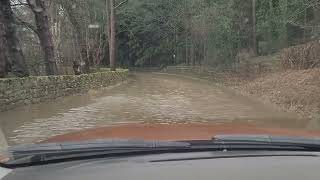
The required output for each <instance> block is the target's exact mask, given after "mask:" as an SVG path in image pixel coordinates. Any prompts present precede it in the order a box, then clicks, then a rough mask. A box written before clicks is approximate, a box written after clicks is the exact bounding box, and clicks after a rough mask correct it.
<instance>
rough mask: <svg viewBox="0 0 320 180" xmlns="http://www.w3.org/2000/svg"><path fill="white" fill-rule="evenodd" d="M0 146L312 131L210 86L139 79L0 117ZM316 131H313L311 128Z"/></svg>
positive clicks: (157, 77) (148, 76) (158, 77)
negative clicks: (258, 129)
mask: <svg viewBox="0 0 320 180" xmlns="http://www.w3.org/2000/svg"><path fill="white" fill-rule="evenodd" d="M0 119H1V121H0V125H1V126H0V127H1V128H0V141H1V142H2V144H6V143H8V144H9V145H13V144H21V143H31V142H37V141H40V140H44V139H46V138H48V137H51V136H54V135H60V134H64V133H68V132H73V131H77V130H82V129H86V128H93V127H101V126H111V125H120V124H128V123H139V124H190V123H217V124H221V123H236V124H251V125H252V124H253V125H256V126H263V127H280V128H281V127H285V128H308V127H309V122H308V121H305V120H302V119H297V118H296V115H294V114H288V113H283V112H280V111H278V110H277V109H275V108H274V107H272V106H269V105H264V104H262V103H260V102H258V101H255V100H253V99H249V98H246V97H243V96H239V95H236V94H234V93H233V92H231V91H230V90H227V89H223V88H220V87H218V86H215V85H213V84H212V83H210V82H208V81H206V80H200V79H196V78H190V77H184V76H177V75H168V74H160V73H144V74H140V73H139V74H135V75H132V77H130V80H129V81H128V82H127V83H125V84H122V85H119V86H117V87H114V88H111V89H107V90H103V92H95V91H91V92H89V93H88V94H85V95H81V96H80V95H79V96H70V97H66V98H63V99H59V100H56V101H54V102H50V103H44V104H39V105H32V106H30V107H22V108H18V109H15V110H12V111H7V112H2V113H0ZM312 126H314V125H312Z"/></svg>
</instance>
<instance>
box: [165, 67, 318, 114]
mask: <svg viewBox="0 0 320 180" xmlns="http://www.w3.org/2000/svg"><path fill="white" fill-rule="evenodd" d="M166 72H168V73H182V74H187V75H196V76H198V77H201V78H206V79H209V80H211V81H214V82H217V83H219V84H222V85H224V86H227V87H229V88H232V89H234V90H236V91H237V92H238V93H241V94H243V95H247V96H254V97H256V98H258V99H259V100H261V101H263V102H268V103H269V102H271V103H273V104H276V105H277V106H278V107H279V108H281V109H283V110H285V111H291V112H297V113H299V114H300V115H301V116H303V117H304V118H308V119H319V115H320V69H319V68H315V69H307V70H286V71H273V70H269V71H268V72H264V73H261V74H258V73H257V74H255V75H253V73H250V74H251V76H250V77H248V76H246V72H242V73H241V72H231V71H227V72H218V71H216V70H215V69H212V68H211V69H210V68H203V67H189V66H175V67H168V68H167V69H166Z"/></svg>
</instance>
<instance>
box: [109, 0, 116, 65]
mask: <svg viewBox="0 0 320 180" xmlns="http://www.w3.org/2000/svg"><path fill="white" fill-rule="evenodd" d="M109 48H110V50H109V53H110V69H111V71H115V70H116V17H115V6H114V0H110V40H109Z"/></svg>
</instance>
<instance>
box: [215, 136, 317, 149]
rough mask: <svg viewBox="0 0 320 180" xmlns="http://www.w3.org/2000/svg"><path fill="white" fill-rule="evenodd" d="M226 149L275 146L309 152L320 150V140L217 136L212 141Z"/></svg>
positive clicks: (283, 137) (315, 138)
mask: <svg viewBox="0 0 320 180" xmlns="http://www.w3.org/2000/svg"><path fill="white" fill-rule="evenodd" d="M212 140H213V141H214V142H215V143H220V144H223V145H224V146H225V148H229V147H230V148H231V149H233V148H234V147H235V146H241V145H243V146H250V145H254V146H275V147H280V148H281V147H282V148H286V147H287V148H301V149H305V150H307V151H312V150H314V151H319V150H320V138H317V137H313V138H306V137H285V136H269V135H217V136H214V137H213V139H212Z"/></svg>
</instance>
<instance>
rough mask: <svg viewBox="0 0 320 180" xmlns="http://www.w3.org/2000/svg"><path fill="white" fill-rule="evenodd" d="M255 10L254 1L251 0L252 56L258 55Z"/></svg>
mask: <svg viewBox="0 0 320 180" xmlns="http://www.w3.org/2000/svg"><path fill="white" fill-rule="evenodd" d="M256 8H257V5H256V0H252V52H253V55H254V56H257V55H258V45H257V44H258V42H257V15H256Z"/></svg>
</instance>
